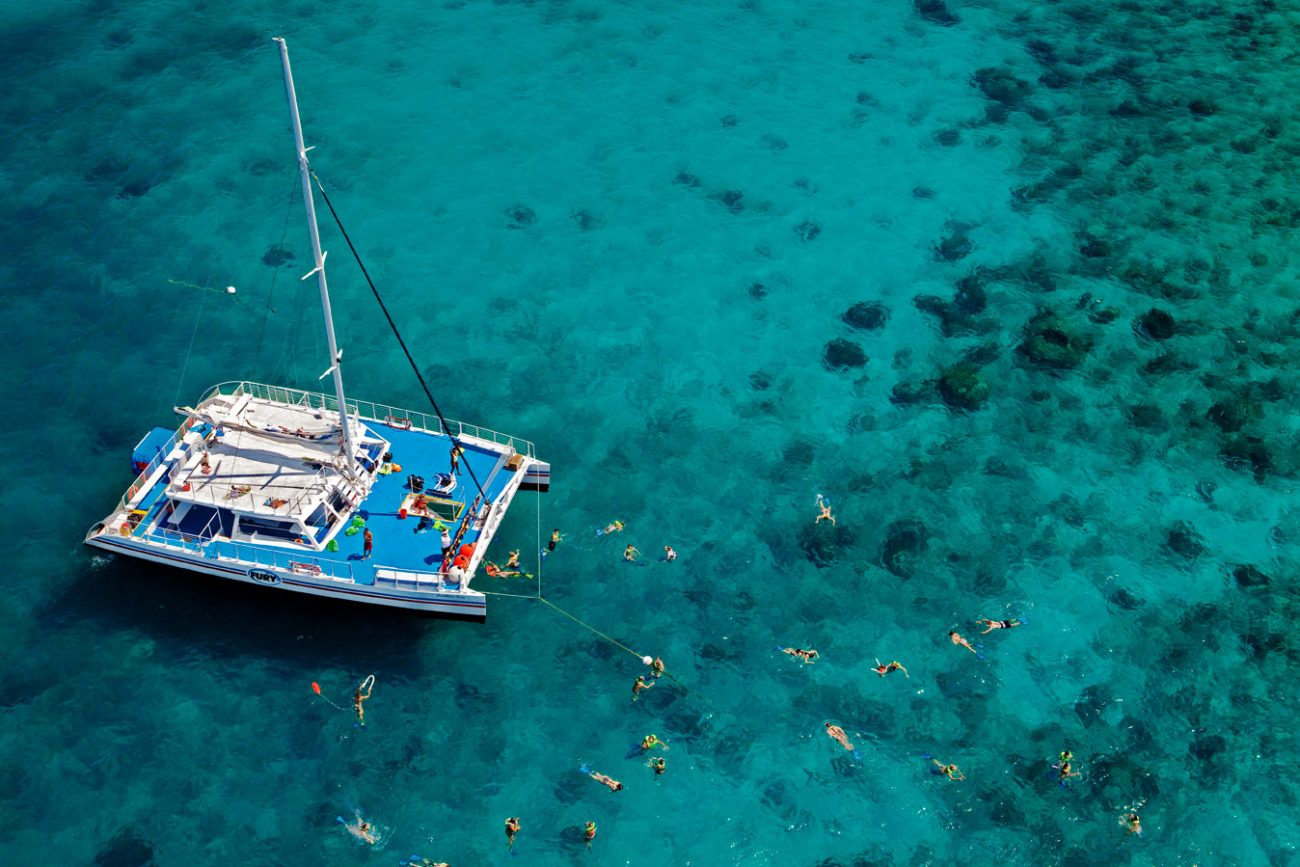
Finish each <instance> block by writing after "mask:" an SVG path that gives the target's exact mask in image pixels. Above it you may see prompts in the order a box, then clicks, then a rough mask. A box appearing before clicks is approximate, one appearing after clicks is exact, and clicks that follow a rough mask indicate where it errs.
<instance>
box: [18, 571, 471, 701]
mask: <svg viewBox="0 0 1300 867" xmlns="http://www.w3.org/2000/svg"><path fill="white" fill-rule="evenodd" d="M79 559H80V558H79ZM75 573H76V576H75V577H74V578H73V579H72V581H71V582H70V583H68V584H67V585H66V586H65V588H64V589H63V591H62V592H61V593H59V594H57V595H56V596H55V597H53V598H51V599H50V600H49V601H48V602H47V603H46V604H45V605H43V606H41V607H40V608H39V609H38V610H37V611H35V612H34V616H35V617H36V618H37V620H38V622H39V623H41V624H42V626H43V627H44V628H46V629H51V630H54V629H67V628H77V627H78V626H80V627H82V628H86V627H90V628H94V629H97V630H100V631H103V632H105V633H111V632H117V631H120V630H128V631H140V632H143V633H145V634H147V635H148V636H149V637H150V638H151V639H153V640H155V641H158V642H163V643H166V644H170V645H173V649H174V650H175V652H176V653H177V654H191V653H194V652H196V651H200V652H206V653H208V654H210V655H211V656H213V657H226V658H234V657H251V658H258V659H263V660H265V659H275V660H280V661H281V662H284V663H290V664H295V663H303V664H304V667H305V668H312V669H321V668H324V667H341V668H347V667H350V666H353V665H355V664H357V662H358V661H359V660H366V661H367V664H368V665H378V664H382V665H383V667H384V669H385V670H386V671H388V672H389V673H390V674H396V675H399V676H409V677H418V676H421V674H422V669H423V666H422V665H421V664H420V663H419V658H420V654H418V653H413V652H412V650H413V648H415V647H417V646H418V645H419V642H420V640H421V638H423V637H425V636H426V635H427V634H428V632H429V631H430V630H435V629H436V630H440V631H443V632H446V633H447V634H446V638H447V640H451V637H452V633H453V631H454V633H455V638H456V640H457V641H463V640H464V638H465V637H466V635H467V634H469V635H472V634H474V630H475V629H477V630H480V631H481V630H482V629H483V627H482V626H478V625H476V624H461V623H456V622H452V621H447V620H440V619H438V618H436V617H432V616H429V615H426V614H422V613H420V612H415V611H409V610H405V609H399V608H383V607H378V606H368V605H349V604H348V603H346V602H343V601H339V600H336V599H329V598H322V597H316V596H310V595H306V594H302V593H287V592H283V591H281V590H279V589H278V588H271V587H260V586H256V585H252V584H244V583H238V582H232V581H230V580H228V579H224V578H217V577H215V576H209V575H203V574H201V573H195V572H189V571H185V570H180V569H175V568H172V567H169V566H163V565H158V564H154V563H149V562H146V561H140V560H134V559H130V558H126V557H115V556H109V557H103V556H93V557H92V556H87V557H85V558H84V559H83V562H81V563H80V564H79V565H78V567H77V568H76V570H75Z"/></svg>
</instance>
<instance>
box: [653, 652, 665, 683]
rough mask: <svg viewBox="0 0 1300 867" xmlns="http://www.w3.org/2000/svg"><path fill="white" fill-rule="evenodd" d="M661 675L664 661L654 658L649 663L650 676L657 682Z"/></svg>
mask: <svg viewBox="0 0 1300 867" xmlns="http://www.w3.org/2000/svg"><path fill="white" fill-rule="evenodd" d="M663 673H664V661H663V660H662V659H660V658H659V657H657V656H656V657H655V658H654V659H653V660H651V661H650V676H651V677H653V678H655V679H656V680H658V679H659V677H660V676H661V675H662V674H663Z"/></svg>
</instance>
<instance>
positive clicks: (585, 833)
mask: <svg viewBox="0 0 1300 867" xmlns="http://www.w3.org/2000/svg"><path fill="white" fill-rule="evenodd" d="M582 839H583V841H585V842H586V844H587V848H588V849H590V848H591V841H592V840H595V839H596V823H595V822H588V823H587V826H586V827H585V828H583V829H582Z"/></svg>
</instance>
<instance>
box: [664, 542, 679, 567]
mask: <svg viewBox="0 0 1300 867" xmlns="http://www.w3.org/2000/svg"><path fill="white" fill-rule="evenodd" d="M676 559H677V552H676V551H674V550H673V546H672V545H664V560H666V561H668V562H669V563H671V562H673V561H674V560H676Z"/></svg>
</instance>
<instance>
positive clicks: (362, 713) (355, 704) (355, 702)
mask: <svg viewBox="0 0 1300 867" xmlns="http://www.w3.org/2000/svg"><path fill="white" fill-rule="evenodd" d="M366 680H370V678H366ZM366 680H363V681H361V683H365V682H366ZM374 688H375V684H374V681H370V684H369V685H368V686H366V691H365V692H362V691H361V686H360V685H358V686H357V691H356V693H355V694H353V696H352V709H353V710H355V711H356V712H357V721H358V722H360V723H361V724H362V725H363V726H364V725H365V724H366V709H365V708H363V707H362V706H361V703H362V702H364V701H365V700H366V699H368V698H370V691H371V690H373V689H374Z"/></svg>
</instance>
